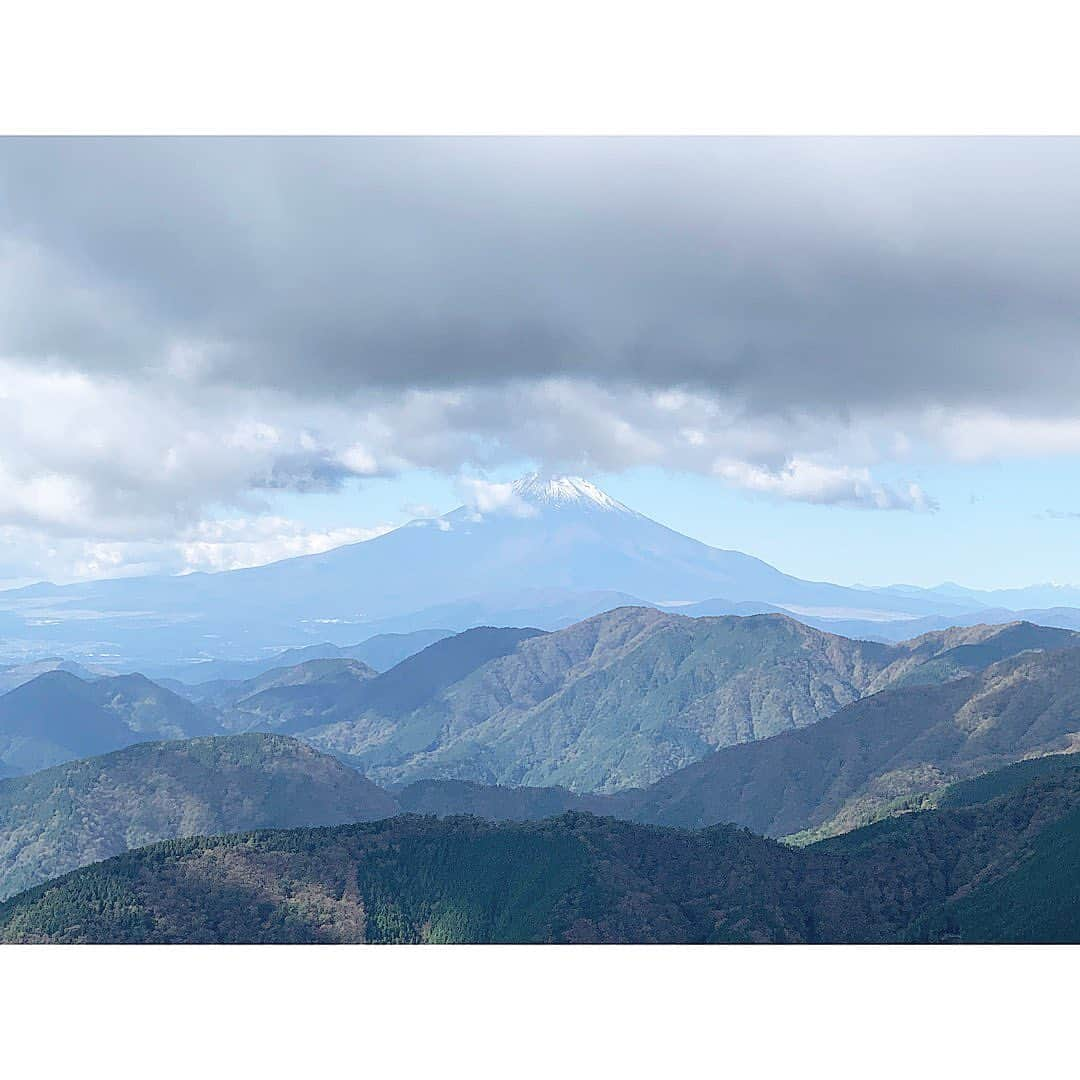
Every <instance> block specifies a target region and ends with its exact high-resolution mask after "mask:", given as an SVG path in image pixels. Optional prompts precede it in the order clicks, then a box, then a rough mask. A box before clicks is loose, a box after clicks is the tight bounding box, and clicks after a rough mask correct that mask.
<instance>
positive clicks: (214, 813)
mask: <svg viewBox="0 0 1080 1080" xmlns="http://www.w3.org/2000/svg"><path fill="white" fill-rule="evenodd" d="M397 812H398V806H397V803H396V801H395V800H394V799H393V798H392V797H391V796H390V795H388V794H387V793H386V792H384V791H382V790H381V789H380V788H378V787H376V786H375V785H374V784H372V783H371V782H370V781H368V780H365V779H364V778H363V777H362V776H360V775H359V774H358V773H357V772H356V771H355V770H353V769H350V768H348V766H345V765H342V764H341V763H340V762H339V761H336V760H335V759H334V758H331V757H328V756H327V755H325V754H320V753H319V752H318V751H316V750H313V749H312V748H311V747H309V746H306V745H304V744H303V743H300V742H297V741H296V740H295V739H289V738H285V737H283V736H279V735H261V734H259V735H256V734H252V735H236V736H231V737H216V738H205V739H191V740H187V741H183V742H155V743H140V744H138V745H136V746H131V747H128V748H127V749H124V750H119V751H117V752H115V753H112V754H106V755H104V756H102V757H95V758H89V759H87V760H83V761H75V762H70V763H68V764H65V765H59V766H56V767H55V768H52V769H47V770H45V771H43V772H39V773H34V774H33V775H31V776H25V777H15V778H12V779H8V780H3V781H0V898H3V897H6V896H10V895H11V894H12V893H16V892H19V891H20V890H21V889H25V888H27V887H28V886H30V885H34V884H36V883H38V882H40V881H45V880H47V879H48V878H51V877H55V876H56V875H57V874H61V873H64V872H65V871H67V870H71V869H73V868H75V867H79V866H85V865H86V864H87V863H91V862H95V861H96V860H98V859H104V858H107V857H108V856H110V855H115V854H117V853H119V852H122V851H126V850H127V849H129V848H132V847H138V846H140V845H143V844H148V843H151V842H152V841H155V840H162V839H165V838H167V837H174V836H190V835H193V834H198V833H229V832H238V831H241V830H244V829H255V828H292V827H294V826H299V825H337V824H340V823H344V822H350V821H369V820H372V819H374V818H381V817H388V816H391V815H393V814H395V813H397Z"/></svg>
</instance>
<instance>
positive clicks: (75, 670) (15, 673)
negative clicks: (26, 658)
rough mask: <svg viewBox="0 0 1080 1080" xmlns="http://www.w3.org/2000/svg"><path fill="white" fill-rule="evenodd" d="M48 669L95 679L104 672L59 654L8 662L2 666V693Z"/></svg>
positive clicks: (42, 673)
mask: <svg viewBox="0 0 1080 1080" xmlns="http://www.w3.org/2000/svg"><path fill="white" fill-rule="evenodd" d="M47 671H66V672H68V673H69V674H71V675H75V676H77V677H78V678H80V679H94V678H97V677H98V676H99V675H101V674H103V673H102V672H94V671H90V670H89V669H88V668H84V667H83V666H82V664H76V663H75V662H74V661H71V660H64V659H62V658H61V657H59V656H50V657H46V658H45V659H43V660H33V661H30V662H28V663H24V664H8V665H7V666H5V667H0V694H6V693H7V692H8V691H9V690H14V689H15V687H17V686H22V685H23V683H28V682H30V680H31V679H36V678H37V677H38V676H39V675H44V674H45V672H47Z"/></svg>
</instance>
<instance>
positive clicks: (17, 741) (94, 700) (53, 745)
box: [0, 670, 216, 773]
mask: <svg viewBox="0 0 1080 1080" xmlns="http://www.w3.org/2000/svg"><path fill="white" fill-rule="evenodd" d="M215 730H216V725H215V723H214V721H213V719H212V718H211V717H209V716H207V715H206V714H205V713H203V712H202V711H201V710H200V709H198V708H197V707H196V706H194V705H193V704H192V703H191V702H189V701H185V700H184V699H183V698H181V697H179V696H178V695H176V694H174V693H172V692H171V691H170V690H166V689H165V688H164V687H161V686H158V685H157V684H155V683H152V682H150V680H149V679H145V678H143V676H141V675H118V676H115V677H109V678H102V679H94V680H93V681H90V682H87V681H84V680H82V679H79V678H77V677H76V676H75V675H72V674H71V673H69V672H66V671H59V670H57V671H49V672H46V673H45V674H43V675H39V676H38V677H37V678H35V679H32V680H31V681H30V682H27V683H23V684H22V685H21V686H18V687H16V688H15V689H14V690H11V691H9V692H8V693H6V694H4V695H2V696H0V763H3V764H4V765H5V766H6V767H7V768H8V769H9V770H11V771H13V772H17V773H21V772H33V771H35V770H37V769H42V768H47V767H48V766H50V765H55V764H58V763H59V762H62V761H68V760H71V759H72V758H80V757H90V756H92V755H94V754H101V753H106V752H107V751H109V750H116V749H119V748H120V747H122V746H127V745H129V744H131V743H135V742H140V741H143V740H146V739H154V738H162V737H165V738H177V737H181V738H182V737H189V736H193V735H203V734H208V733H211V732H213V731H215Z"/></svg>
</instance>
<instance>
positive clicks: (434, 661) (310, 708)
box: [227, 626, 542, 732]
mask: <svg viewBox="0 0 1080 1080" xmlns="http://www.w3.org/2000/svg"><path fill="white" fill-rule="evenodd" d="M541 634H542V631H540V630H530V629H519V628H516V627H494V626H482V627H477V628H476V629H474V630H466V631H465V632H463V633H461V634H455V635H453V636H452V637H448V638H443V639H441V640H439V641H437V642H435V643H434V644H433V645H429V646H428V647H427V648H426V649H423V650H421V651H420V652H419V653H416V654H415V655H413V656H410V657H407V658H406V659H405V660H402V661H401V663H399V664H396V665H395V666H394V667H392V668H391V669H390V670H389V671H385V672H383V673H382V674H381V675H378V676H375V677H371V675H372V674H373V673H371V672H370V669H366V671H365V672H358V671H355V670H353V669H352V668H348V669H341V670H338V671H331V672H330V673H328V674H327V675H325V676H323V677H320V678H314V679H294V680H291V684H284V683H279V684H277V685H273V686H271V687H268V688H265V689H261V690H259V691H258V692H256V693H252V694H250V695H248V696H245V697H243V698H242V699H241V700H239V701H235V702H233V704H232V707H231V711H230V712H229V714H228V719H227V722H228V723H229V724H230V725H231V726H233V727H241V728H250V727H253V726H256V725H257V726H259V727H260V728H265V729H270V730H274V731H288V732H295V731H305V730H308V729H310V728H312V727H315V726H316V725H325V724H336V723H341V722H345V723H348V724H349V725H350V728H351V729H352V730H353V731H354V732H355V731H356V730H357V729H358V728H359V727H361V726H363V725H364V724H365V722H364V721H362V720H357V719H356V718H358V717H362V716H363V715H364V714H374V715H376V716H378V717H380V718H381V719H383V720H384V721H392V720H393V719H394V718H396V717H400V716H404V715H406V714H407V713H410V712H412V711H414V710H415V709H417V708H420V707H421V706H423V705H425V704H426V703H428V702H429V701H430V700H431V699H432V698H434V697H435V696H436V695H438V694H439V693H440V692H441V691H443V690H445V689H446V688H447V687H449V686H451V685H453V684H454V683H456V682H458V681H460V680H461V679H463V678H465V677H466V676H467V675H469V674H470V673H471V672H473V671H475V670H476V669H477V668H479V667H481V666H482V665H484V664H486V663H487V662H488V661H490V660H493V659H495V658H497V657H501V656H505V655H506V654H507V653H511V652H513V651H514V650H515V649H516V648H517V646H518V644H519V643H520V642H522V641H527V640H528V639H529V638H533V637H538V636H540V635H541ZM334 663H337V664H341V663H350V664H354V665H355V664H356V661H347V662H342V661H310V662H309V663H308V664H304V665H301V669H302V670H307V669H308V668H310V667H311V666H312V664H334ZM294 670H295V669H294Z"/></svg>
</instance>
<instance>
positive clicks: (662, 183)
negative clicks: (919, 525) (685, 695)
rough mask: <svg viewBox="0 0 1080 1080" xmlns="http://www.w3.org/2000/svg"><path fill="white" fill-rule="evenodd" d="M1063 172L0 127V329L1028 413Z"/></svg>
mask: <svg viewBox="0 0 1080 1080" xmlns="http://www.w3.org/2000/svg"><path fill="white" fill-rule="evenodd" d="M1078 171H1080V144H1077V143H1076V142H1075V141H1074V140H1069V139H1058V140H1055V139H1044V140H1010V139H952V140H950V139H925V140H922V139H854V140H845V139H822V140H813V139H671V140H663V139H622V140H609V139H592V140H575V139H567V140H564V139H548V140H535V139H523V140H490V139H486V140H485V139H476V140H468V139H458V140H455V139H448V140H447V139H440V140H422V139H421V140H382V139H354V140H348V139H345V140H333V139H312V140H295V139H294V140H259V139H243V140H228V139H224V140H222V139H218V140H198V139H187V140H168V139H166V140H155V139H145V140H125V139H111V140H95V139H82V140H47V139H45V140H19V139H9V140H5V144H4V146H3V147H2V148H0V236H2V237H3V246H2V247H0V273H2V275H3V280H4V281H5V283H6V285H7V288H6V290H3V292H4V294H5V296H6V299H5V300H4V301H0V304H2V305H3V306H2V308H0V340H2V345H3V349H2V351H3V352H4V353H6V354H7V355H11V356H19V357H24V358H28V359H29V358H34V359H40V360H46V361H48V362H50V363H64V364H71V365H75V366H76V367H78V368H79V369H81V370H89V369H91V368H93V369H96V370H111V371H114V372H124V373H126V374H131V373H138V374H140V375H143V376H147V377H153V376H155V375H160V374H161V373H162V372H166V371H168V372H170V373H171V374H172V377H173V378H174V379H181V380H183V379H186V380H188V381H189V382H192V383H195V384H198V385H202V386H206V385H210V386H212V385H219V384H228V385H232V386H241V387H245V388H248V389H250V388H252V387H254V386H258V387H272V388H276V389H279V390H284V391H286V392H288V393H290V394H296V395H299V396H303V397H307V398H314V397H321V398H324V399H327V398H337V399H340V398H341V396H342V395H345V394H364V393H366V392H368V391H370V390H371V389H372V388H373V387H383V388H387V387H394V388H402V387H427V388H435V387H455V386H463V385H469V386H474V385H481V384H491V383H497V382H502V381H504V380H506V379H507V378H508V377H511V378H518V379H521V378H537V379H541V378H552V377H568V376H570V377H580V378H583V379H598V380H601V381H604V380H609V379H616V378H621V379H625V380H629V381H632V382H634V383H637V384H640V385H643V386H650V387H657V388H660V387H672V386H691V387H696V388H697V389H699V390H700V389H703V390H707V391H709V392H712V393H715V394H721V395H725V396H729V397H733V398H736V399H738V400H740V401H743V402H745V403H746V404H747V405H748V407H750V408H751V409H753V410H754V411H761V412H769V411H772V412H783V411H784V410H787V409H790V408H794V407H800V408H808V409H812V410H820V411H823V412H827V413H830V414H832V415H834V416H843V415H846V414H849V413H850V412H852V411H858V410H861V409H864V408H871V409H873V408H878V409H880V408H881V407H882V406H883V405H885V404H889V405H891V406H895V407H900V408H904V409H912V408H914V409H918V408H924V407H929V406H932V405H939V404H952V405H966V406H970V405H974V404H976V403H978V404H981V405H983V406H989V405H991V404H998V405H1000V404H1006V405H1008V406H1009V407H1010V408H1012V407H1014V406H1019V405H1021V404H1027V405H1029V406H1030V405H1034V404H1038V405H1039V406H1040V407H1045V408H1047V409H1049V410H1051V411H1058V410H1060V407H1061V401H1060V398H1059V397H1057V396H1056V395H1055V393H1054V391H1053V389H1052V388H1053V387H1055V386H1056V387H1057V389H1058V390H1061V391H1065V390H1071V391H1073V392H1075V391H1076V390H1077V389H1078V388H1080V372H1078V371H1077V365H1075V363H1073V350H1074V345H1073V342H1074V316H1073V309H1074V301H1073V298H1074V296H1075V295H1076V291H1077V288H1078V286H1080V255H1078V251H1080V243H1078V241H1080V213H1078V211H1080V185H1077V184H1076V183H1075V179H1076V176H1077V173H1078Z"/></svg>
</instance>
